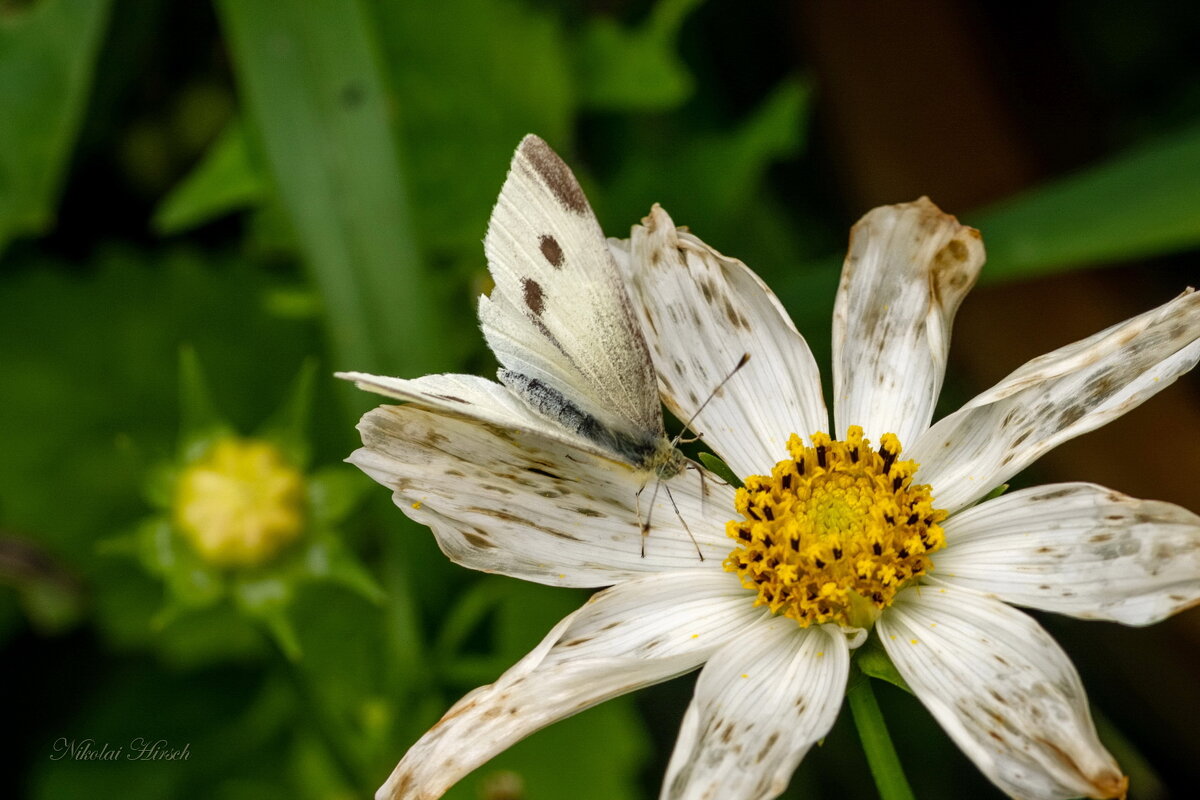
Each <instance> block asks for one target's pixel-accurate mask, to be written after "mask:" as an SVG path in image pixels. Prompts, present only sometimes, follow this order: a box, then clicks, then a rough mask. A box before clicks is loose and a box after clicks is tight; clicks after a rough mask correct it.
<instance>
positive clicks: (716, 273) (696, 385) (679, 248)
mask: <svg viewBox="0 0 1200 800" xmlns="http://www.w3.org/2000/svg"><path fill="white" fill-rule="evenodd" d="M610 244H611V246H612V248H613V252H614V255H615V256H616V259H617V263H618V264H619V265H621V267H622V268H623V269H625V270H626V272H627V274H628V275H629V280H630V284H631V286H632V287H633V303H634V305H635V306H636V307H637V309H638V313H639V314H640V316H641V320H642V328H643V330H644V332H645V334H646V339H647V341H648V342H649V344H650V352H651V354H652V357H653V359H654V366H655V369H656V370H657V371H658V376H659V378H658V379H659V386H660V388H661V389H662V394H663V399H664V401H665V402H666V405H667V407H668V408H670V409H671V412H672V413H673V414H675V416H676V417H678V418H679V419H680V420H683V421H687V420H692V425H691V427H692V429H693V430H695V431H696V432H697V433H698V434H700V435H701V436H702V437H703V438H704V441H705V443H706V444H708V445H709V446H710V447H712V448H713V450H714V451H716V453H717V454H718V455H720V456H721V458H723V459H724V460H725V462H726V463H727V464H728V465H729V467H730V468H731V469H732V470H733V471H734V472H735V473H736V474H738V475H743V476H744V475H751V474H762V473H766V472H769V471H770V469H771V467H772V466H774V464H775V462H777V461H778V460H779V459H780V458H782V457H783V456H784V455H786V453H787V447H786V445H787V440H788V436H790V435H791V434H792V433H794V432H799V433H801V434H803V435H807V434H810V433H812V432H814V431H818V430H825V429H826V426H827V425H828V424H829V417H828V414H827V413H826V411H825V403H824V401H823V400H822V399H821V376H820V372H819V371H818V369H817V363H816V360H815V359H813V356H812V353H811V352H810V351H809V349H808V344H807V343H806V342H805V341H804V337H803V336H801V335H800V334H799V333H798V332H797V331H796V327H795V326H794V325H793V324H792V321H791V319H790V318H789V317H788V315H787V312H786V311H784V310H783V306H782V305H780V303H779V300H778V299H777V298H776V297H775V295H774V294H772V293H771V290H770V289H768V288H767V286H766V284H764V283H763V282H762V281H761V280H759V278H758V276H757V275H755V274H754V273H753V272H751V271H750V269H749V268H748V267H747V266H746V265H745V264H743V263H742V262H740V261H737V260H735V259H732V258H726V257H725V256H723V255H721V254H720V253H718V252H717V251H715V250H713V249H712V248H711V247H709V246H708V245H706V244H704V242H702V241H700V240H699V239H697V238H696V237H695V236H693V235H691V234H690V233H687V232H686V231H682V230H678V229H677V228H676V227H675V223H674V222H672V221H671V218H670V217H669V216H667V212H665V211H663V210H662V208H660V207H659V206H657V205H656V206H655V207H654V208H653V209H651V211H650V216H648V217H646V218H645V219H644V220H642V225H638V226H635V227H634V229H633V232H632V238H631V239H630V241H629V242H628V243H625V242H618V241H615V240H610ZM746 354H749V356H750V360H749V361H748V362H747V363H746V364H745V366H743V367H742V368H741V369H739V370H738V371H737V373H736V374H735V375H733V377H732V378H730V379H729V381H728V383H726V384H725V385H724V386H723V387H722V388H720V390H719V391H717V393H716V395H715V396H713V397H712V400H711V401H709V403H708V404H707V405H704V407H703V410H702V411H700V412H699V413H698V414H697V410H698V409H700V408H701V406H702V405H703V404H704V401H705V400H706V399H708V398H709V396H710V395H712V394H713V391H714V390H716V389H717V388H718V387H719V386H720V385H721V381H723V380H725V378H727V377H729V375H730V373H731V371H732V370H733V369H734V368H735V367H736V366H737V364H738V362H739V361H740V360H741V359H742V357H743V356H744V355H746ZM693 416H694V419H693Z"/></svg>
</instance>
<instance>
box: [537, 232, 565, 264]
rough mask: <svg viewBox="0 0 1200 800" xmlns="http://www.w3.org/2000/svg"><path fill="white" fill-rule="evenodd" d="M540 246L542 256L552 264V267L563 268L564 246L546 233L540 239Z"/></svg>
mask: <svg viewBox="0 0 1200 800" xmlns="http://www.w3.org/2000/svg"><path fill="white" fill-rule="evenodd" d="M538 246H539V247H540V248H541V249H542V255H544V256H545V257H546V260H547V261H549V262H550V266H552V267H554V268H556V269H558V268H560V267H562V263H563V250H562V245H560V244H559V243H558V239H555V238H554V237H553V236H551V235H550V234H548V233H544V234H542V235H541V236H539V237H538Z"/></svg>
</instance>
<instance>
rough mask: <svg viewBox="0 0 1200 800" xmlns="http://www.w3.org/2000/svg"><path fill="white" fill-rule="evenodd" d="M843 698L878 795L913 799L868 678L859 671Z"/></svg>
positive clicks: (888, 799) (893, 799) (889, 799)
mask: <svg viewBox="0 0 1200 800" xmlns="http://www.w3.org/2000/svg"><path fill="white" fill-rule="evenodd" d="M846 698H847V699H848V700H849V701H850V712H851V713H852V714H853V715H854V727H856V728H858V738H859V739H860V740H861V741H862V745H863V750H864V751H865V752H866V754H867V764H868V765H869V766H870V767H871V777H873V778H874V779H875V787H876V788H877V789H879V796H880V798H882V800H914V797H913V791H912V788H911V787H909V785H908V779H907V778H905V777H904V768H903V767H901V766H900V757H899V756H897V755H896V748H894V747H893V746H892V737H891V736H889V735H888V730H887V725H886V724H885V723H884V721H883V712H881V711H880V710H879V703H878V702H876V700H875V692H874V690H873V689H872V688H871V679H870V678H869V677H867V676H866V675H863V674H862V673H859V674H858V675H857V676H855V678H852V679H851V681H850V686H849V688H848V689H847V690H846Z"/></svg>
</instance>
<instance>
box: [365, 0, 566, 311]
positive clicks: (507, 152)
mask: <svg viewBox="0 0 1200 800" xmlns="http://www.w3.org/2000/svg"><path fill="white" fill-rule="evenodd" d="M532 5H533V4H527V3H522V2H517V1H516V0H438V2H409V3H392V2H385V3H375V4H374V5H373V9H372V10H373V12H374V13H375V15H376V17H377V19H378V23H379V31H380V37H381V41H382V44H383V51H384V54H385V60H386V63H387V66H388V69H389V72H390V74H391V77H392V85H393V87H394V89H395V92H396V97H397V98H398V100H399V104H400V107H401V108H402V109H403V110H404V112H405V113H404V116H403V118H402V120H401V126H400V127H401V130H402V132H403V139H404V142H405V145H406V151H407V152H408V154H409V156H410V157H409V159H408V164H409V167H410V170H411V176H412V187H413V192H414V195H415V196H416V197H419V198H421V202H420V204H418V207H417V208H416V210H415V214H416V219H417V223H418V226H419V230H420V231H421V234H422V237H423V243H424V244H425V245H426V246H427V248H429V250H430V251H434V252H437V253H439V254H442V253H445V254H446V255H448V256H450V257H451V258H455V259H460V260H463V261H465V262H466V263H468V264H472V265H482V262H483V259H482V248H481V247H480V245H479V242H480V240H481V239H482V238H483V233H484V230H485V228H486V225H487V219H488V215H489V214H490V212H491V208H492V205H493V204H494V203H495V202H496V195H497V194H498V193H499V191H500V185H501V183H502V182H503V180H504V172H505V170H506V169H507V168H508V163H509V159H510V158H511V157H512V153H513V150H514V148H516V146H517V143H518V142H519V141H520V140H521V137H522V136H524V135H525V134H527V133H530V132H533V133H537V134H539V135H540V136H542V138H544V139H546V140H547V141H549V142H550V143H551V144H552V145H554V146H555V147H557V148H562V149H560V152H563V153H564V155H568V153H567V152H564V150H569V147H568V146H569V144H570V135H571V123H572V121H573V116H574V112H575V109H576V102H575V98H574V94H573V92H572V87H571V68H570V58H569V53H568V50H567V47H566V41H567V39H566V35H565V33H564V31H563V30H562V26H561V25H560V24H559V21H558V18H557V16H556V15H555V14H553V13H550V12H548V11H546V10H543V9H540V8H535V7H531V6H532ZM465 294H466V293H465V292H464V295H465ZM459 302H464V303H465V302H469V300H467V299H466V298H464V299H463V300H460V301H459Z"/></svg>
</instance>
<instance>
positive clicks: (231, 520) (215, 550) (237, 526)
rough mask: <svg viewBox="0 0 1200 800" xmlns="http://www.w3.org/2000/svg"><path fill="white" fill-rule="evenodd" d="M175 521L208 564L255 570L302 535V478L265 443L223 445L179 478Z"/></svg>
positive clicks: (228, 440) (224, 442)
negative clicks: (251, 567)
mask: <svg viewBox="0 0 1200 800" xmlns="http://www.w3.org/2000/svg"><path fill="white" fill-rule="evenodd" d="M175 521H176V524H177V525H178V526H179V528H180V529H181V530H182V531H183V533H184V534H185V535H186V536H187V538H188V540H189V541H190V542H191V543H192V545H193V546H194V547H195V548H196V550H197V551H198V552H199V553H200V555H201V556H202V557H203V558H204V559H205V560H206V561H208V562H210V563H212V564H216V565H218V566H222V567H250V566H256V565H259V564H262V563H264V562H266V561H269V560H270V559H271V558H273V557H274V556H275V555H276V554H277V553H278V552H279V551H280V550H282V549H283V547H284V546H285V545H287V544H289V543H291V542H292V541H293V540H295V539H296V538H297V537H298V536H299V535H300V533H301V531H302V530H303V529H304V478H303V476H302V475H301V474H300V473H299V472H298V471H296V470H295V469H294V468H293V467H291V466H290V465H289V464H288V463H287V462H286V461H285V460H284V458H283V455H282V454H281V453H280V452H279V450H278V449H276V448H275V447H274V446H272V445H270V444H268V443H266V442H262V441H244V440H239V439H233V438H226V439H222V440H220V441H219V442H217V443H216V444H215V445H214V446H213V447H212V448H211V449H210V450H209V451H208V453H206V454H205V455H204V457H203V458H201V459H199V460H197V461H196V462H194V463H192V464H191V465H189V466H188V468H187V469H186V470H185V471H184V472H183V475H182V476H180V479H179V483H178V484H177V485H176V488H175Z"/></svg>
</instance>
